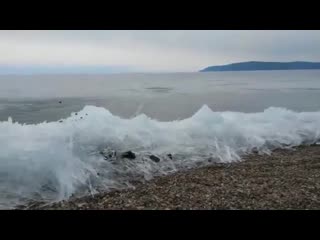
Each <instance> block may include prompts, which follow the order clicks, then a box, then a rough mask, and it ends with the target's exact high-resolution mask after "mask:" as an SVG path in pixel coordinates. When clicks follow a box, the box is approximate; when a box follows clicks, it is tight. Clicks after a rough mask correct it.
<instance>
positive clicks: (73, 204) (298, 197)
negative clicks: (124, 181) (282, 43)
mask: <svg viewBox="0 0 320 240" xmlns="http://www.w3.org/2000/svg"><path fill="white" fill-rule="evenodd" d="M29 209H320V146H309V147H299V148H297V149H295V150H294V151H292V150H277V151H275V152H274V153H273V154H272V155H271V156H267V155H262V156H261V155H257V154H253V155H250V156H246V157H244V161H242V162H239V163H233V164H223V165H216V166H211V167H206V168H199V169H193V170H189V171H185V172H179V173H176V174H173V175H170V176H164V177H159V178H156V179H154V180H152V181H150V182H148V183H146V184H141V185H139V186H137V187H136V188H135V189H128V190H122V191H114V192H110V193H105V194H98V195H96V196H94V197H85V198H80V199H75V200H70V201H64V202H60V203H56V204H53V205H51V206H46V207H44V208H43V207H42V208H39V207H35V206H33V207H32V206H31V207H30V206H29Z"/></svg>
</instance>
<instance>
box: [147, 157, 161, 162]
mask: <svg viewBox="0 0 320 240" xmlns="http://www.w3.org/2000/svg"><path fill="white" fill-rule="evenodd" d="M149 158H150V159H151V160H152V161H154V162H160V158H158V157H157V156H155V155H151V156H150V157H149Z"/></svg>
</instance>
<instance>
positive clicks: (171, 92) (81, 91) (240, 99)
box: [0, 70, 320, 123]
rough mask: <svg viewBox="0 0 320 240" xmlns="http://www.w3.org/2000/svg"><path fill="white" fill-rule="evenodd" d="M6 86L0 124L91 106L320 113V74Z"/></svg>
mask: <svg viewBox="0 0 320 240" xmlns="http://www.w3.org/2000/svg"><path fill="white" fill-rule="evenodd" d="M0 84H1V85H0V121H3V120H7V119H8V117H9V116H11V117H12V118H13V120H14V121H18V122H21V123H36V122H42V121H45V120H47V121H56V120H59V119H60V118H65V117H68V116H69V115H70V113H71V112H74V111H79V110H81V109H82V108H83V107H84V106H86V105H94V106H101V107H104V108H107V109H109V110H110V111H111V112H112V113H113V114H115V115H119V116H121V117H125V118H130V117H132V116H135V115H136V114H139V113H145V114H146V115H148V116H150V117H152V118H155V119H158V120H161V121H168V120H173V119H183V118H187V117H190V116H192V115H193V114H194V113H195V112H196V111H197V110H199V109H200V108H201V106H203V105H204V104H207V105H208V106H209V107H210V108H211V109H212V110H213V111H240V112H259V111H263V110H264V109H266V108H268V107H270V106H274V107H285V108H289V109H292V110H295V111H317V110H319V109H320V101H319V100H320V71H318V70H316V71H313V70H310V71H300V70H297V71H256V72H222V73H219V72H216V73H173V74H114V75H69V76H68V75H43V76H41V75H35V76H32V75H30V76H0ZM59 101H62V103H61V104H60V103H59Z"/></svg>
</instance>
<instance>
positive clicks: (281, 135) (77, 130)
mask: <svg viewBox="0 0 320 240" xmlns="http://www.w3.org/2000/svg"><path fill="white" fill-rule="evenodd" d="M319 139H320V112H301V113H298V112H294V111H291V110H287V109H283V108H273V107H271V108H268V109H266V110H265V111H263V112H260V113H240V112H213V111H212V110H211V109H210V108H209V107H207V106H206V105H204V106H203V107H202V108H201V109H200V110H199V111H198V112H196V113H195V114H194V115H193V116H192V117H190V118H188V119H184V120H177V121H171V122H160V121H157V120H154V119H151V118H149V117H148V116H146V115H144V114H140V115H138V116H136V117H134V118H131V119H122V118H120V117H118V116H114V115H112V114H111V113H110V112H109V111H108V110H106V109H104V108H99V107H95V106H86V107H85V108H84V109H83V110H81V111H80V112H78V113H72V114H71V116H70V117H69V118H67V119H62V120H60V121H57V122H43V123H40V124H31V125H27V124H21V123H17V122H13V121H12V119H11V118H9V119H8V121H5V122H0V193H1V198H0V208H12V207H14V206H15V205H17V204H23V203H26V202H27V201H30V200H37V201H44V202H51V201H57V200H62V199H67V198H69V197H71V196H73V195H76V196H80V195H84V194H93V193H96V192H99V191H101V190H103V191H108V190H111V189H119V188H125V187H128V186H131V183H130V182H131V181H132V180H142V181H143V180H149V179H151V178H152V177H154V176H157V175H164V174H168V173H171V172H175V171H177V170H180V169H184V168H193V167H197V166H202V165H208V164H212V163H213V162H232V161H238V160H240V159H241V156H243V155H245V154H248V153H251V152H252V151H259V152H260V153H270V151H272V150H273V149H275V148H291V147H294V146H298V145H302V144H313V143H315V142H317V141H318V140H319ZM129 150H130V151H133V152H134V153H135V154H136V159H133V160H132V159H125V158H119V157H115V156H109V157H106V155H104V153H105V152H108V151H113V152H124V151H129ZM150 154H152V155H154V156H157V158H158V159H159V161H153V160H152V159H150V157H148V156H150ZM168 154H171V155H172V156H171V155H170V157H168Z"/></svg>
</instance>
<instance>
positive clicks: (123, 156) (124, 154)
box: [121, 151, 136, 159]
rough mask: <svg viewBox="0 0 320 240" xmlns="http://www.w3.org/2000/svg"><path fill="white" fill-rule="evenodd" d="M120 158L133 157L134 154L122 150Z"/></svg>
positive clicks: (134, 156)
mask: <svg viewBox="0 0 320 240" xmlns="http://www.w3.org/2000/svg"><path fill="white" fill-rule="evenodd" d="M121 157H122V158H128V159H135V158H136V154H134V153H133V152H132V151H128V152H124V153H122V154H121Z"/></svg>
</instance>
